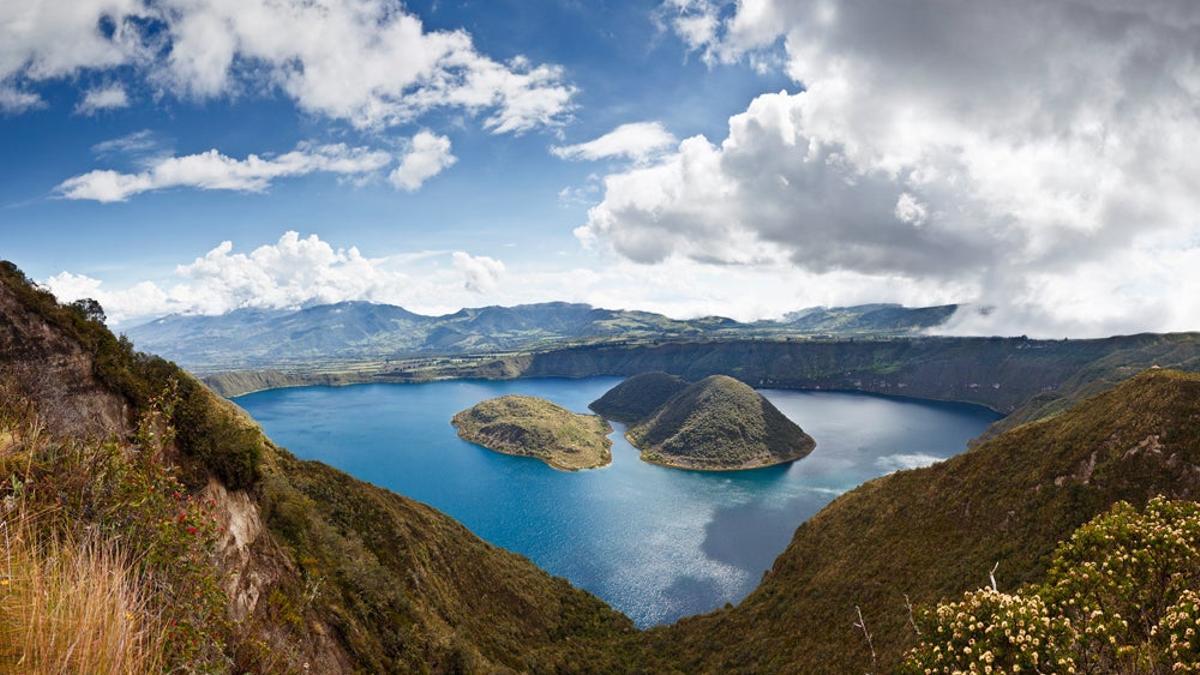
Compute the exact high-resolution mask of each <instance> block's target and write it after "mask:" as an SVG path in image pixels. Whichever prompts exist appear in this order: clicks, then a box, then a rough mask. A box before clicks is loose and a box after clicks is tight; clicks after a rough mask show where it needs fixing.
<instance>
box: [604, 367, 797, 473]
mask: <svg viewBox="0 0 1200 675" xmlns="http://www.w3.org/2000/svg"><path fill="white" fill-rule="evenodd" d="M664 399H665V400H664ZM651 406H653V408H651ZM592 409H593V410H596V411H597V412H600V413H601V414H606V412H605V411H609V413H612V412H615V413H617V414H618V415H619V416H620V417H621V418H623V419H621V421H626V422H629V423H632V426H631V427H630V428H629V431H628V432H627V433H626V434H625V435H626V438H628V439H629V442H630V443H632V444H633V445H634V446H635V447H637V448H638V449H639V450H641V451H642V459H643V460H645V461H647V462H652V463H655V464H662V465H664V466H671V467H676V468H681V469H697V470H705V471H735V470H740V469H757V468H761V467H765V466H771V465H774V464H782V463H784V462H791V461H794V460H797V459H801V458H803V457H805V456H807V455H808V453H810V452H812V450H813V448H814V447H815V446H816V442H815V441H814V440H813V439H812V437H811V436H809V435H808V434H806V433H804V430H802V429H801V428H800V427H799V426H797V425H796V423H795V422H792V421H791V420H789V419H788V418H787V417H786V416H785V415H784V414H783V413H781V412H779V409H778V408H776V407H775V406H774V405H772V404H771V402H770V401H768V400H767V399H766V398H764V397H763V396H762V394H759V393H758V392H757V391H754V389H752V388H751V387H750V386H749V385H747V384H745V383H744V382H741V381H739V380H736V379H734V378H732V377H727V376H725V375H713V376H710V377H706V378H704V379H703V380H700V381H699V382H696V383H693V384H686V383H684V382H682V381H681V380H679V379H678V378H673V377H672V376H669V375H665V374H663V373H647V374H645V375H640V376H637V377H633V378H630V379H629V380H626V381H625V382H624V383H622V384H621V385H618V387H617V388H616V389H614V390H613V391H612V392H610V394H608V395H606V396H605V397H603V398H601V399H600V400H598V401H596V402H594V403H593V404H592ZM606 416H607V414H606Z"/></svg>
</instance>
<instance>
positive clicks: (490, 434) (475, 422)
mask: <svg viewBox="0 0 1200 675" xmlns="http://www.w3.org/2000/svg"><path fill="white" fill-rule="evenodd" d="M451 424H453V425H454V428H455V429H457V430H458V435H459V437H460V438H462V439H463V440H465V441H469V442H471V443H475V444H476V445H481V446H483V447H485V448H487V449H489V450H494V451H496V452H501V453H504V454H506V455H517V456H520V457H534V458H536V459H540V460H542V461H543V462H545V463H547V464H549V465H550V466H552V467H554V468H555V469H561V470H563V471H578V470H580V469H594V468H597V467H601V466H605V465H607V464H609V463H610V462H612V441H611V440H609V438H608V434H610V433H612V426H610V425H609V423H608V422H606V421H605V420H604V419H603V418H601V417H599V416H597V415H581V414H578V413H573V412H571V411H570V410H567V409H566V408H563V407H561V406H557V405H555V404H553V403H551V402H549V401H547V400H545V399H541V398H537V397H534V396H518V395H508V396H500V397H498V398H493V399H488V400H486V401H482V402H480V403H478V404H476V405H474V406H471V407H470V408H467V409H466V410H463V411H462V412H460V413H458V414H457V415H455V416H454V419H453V420H451Z"/></svg>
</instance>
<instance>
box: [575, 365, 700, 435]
mask: <svg viewBox="0 0 1200 675" xmlns="http://www.w3.org/2000/svg"><path fill="white" fill-rule="evenodd" d="M687 386H688V383H687V380H684V379H683V378H682V377H677V376H675V375H670V374H668V373H664V372H662V371H655V372H652V373H639V374H637V375H633V376H630V377H627V378H625V379H624V380H622V381H621V383H620V384H618V385H617V386H615V387H613V388H612V389H609V390H608V391H606V392H604V395H603V396H601V397H600V398H598V399H596V400H595V401H592V402H591V404H590V405H588V407H589V408H591V409H592V410H594V411H596V412H597V413H599V414H600V415H601V416H603V417H604V418H605V419H610V420H616V421H617V422H621V423H622V424H637V423H638V422H641V421H642V420H644V419H646V418H647V417H649V416H650V415H652V414H654V411H655V410H658V409H659V408H660V407H662V404H664V403H666V402H667V401H668V400H669V399H670V398H671V397H672V396H674V395H675V394H678V393H679V392H681V391H683V390H684V389H686V388H687Z"/></svg>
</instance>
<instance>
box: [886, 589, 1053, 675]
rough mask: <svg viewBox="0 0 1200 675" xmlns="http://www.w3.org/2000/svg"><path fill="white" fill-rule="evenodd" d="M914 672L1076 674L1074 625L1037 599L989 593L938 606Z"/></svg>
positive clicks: (914, 660) (927, 624) (912, 663)
mask: <svg viewBox="0 0 1200 675" xmlns="http://www.w3.org/2000/svg"><path fill="white" fill-rule="evenodd" d="M923 623H924V624H925V630H924V632H923V633H922V637H923V640H922V642H921V644H920V646H918V647H917V648H916V649H914V650H913V651H912V653H911V654H910V656H909V662H910V667H911V668H912V669H913V670H915V671H916V672H926V673H943V672H944V673H955V672H965V673H993V672H1006V673H1008V672H1021V671H1026V672H1046V671H1047V670H1058V671H1062V672H1074V669H1075V663H1074V661H1073V660H1072V658H1071V655H1070V647H1071V643H1072V640H1073V633H1072V631H1071V626H1070V624H1069V622H1068V621H1067V620H1066V619H1063V618H1062V617H1054V616H1051V614H1050V611H1049V609H1048V608H1047V607H1046V603H1045V602H1043V601H1042V599H1041V598H1039V597H1038V596H1036V595H1032V596H1025V595H1009V594H1006V593H1000V592H998V591H994V590H992V589H990V588H984V589H980V590H978V591H972V592H969V593H966V594H964V595H963V599H962V600H961V601H959V602H951V603H943V604H941V605H938V607H937V609H936V610H934V611H933V612H932V615H931V616H926V617H925V621H924V622H923Z"/></svg>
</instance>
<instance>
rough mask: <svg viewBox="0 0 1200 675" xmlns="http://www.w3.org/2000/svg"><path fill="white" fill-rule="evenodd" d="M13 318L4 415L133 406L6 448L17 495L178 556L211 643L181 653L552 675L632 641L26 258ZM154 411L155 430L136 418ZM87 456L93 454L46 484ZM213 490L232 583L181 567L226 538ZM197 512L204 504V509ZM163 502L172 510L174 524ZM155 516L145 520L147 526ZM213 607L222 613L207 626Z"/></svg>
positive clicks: (585, 598)
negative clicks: (209, 380)
mask: <svg viewBox="0 0 1200 675" xmlns="http://www.w3.org/2000/svg"><path fill="white" fill-rule="evenodd" d="M0 318H2V319H3V321H0V381H3V382H10V381H11V382H13V383H15V384H14V391H15V394H14V396H13V397H12V402H11V404H8V405H5V406H0V412H4V413H5V414H7V411H10V410H17V409H29V410H32V411H34V412H35V413H36V414H37V415H40V419H41V420H45V421H46V422H47V423H49V422H50V421H51V420H71V419H73V418H71V416H70V415H69V414H68V413H70V412H71V411H72V410H75V409H78V408H79V407H80V406H81V405H83V404H84V403H88V404H89V405H92V404H96V405H99V404H98V403H97V401H98V400H99V399H104V401H105V402H106V403H105V406H106V407H105V409H106V410H107V409H111V410H115V411H118V412H120V411H124V413H121V414H118V415H116V416H112V417H111V418H110V419H107V424H108V425H109V426H107V427H104V428H99V427H95V426H94V425H93V426H92V427H89V428H91V429H92V430H93V431H94V432H96V433H95V434H92V433H91V432H88V433H87V434H85V436H86V437H78V438H76V432H77V430H73V429H72V428H70V427H69V426H67V425H66V424H65V423H63V424H57V425H55V426H54V427H53V428H51V429H50V430H49V431H50V432H51V433H47V438H49V437H51V436H53V437H55V438H58V437H62V439H61V442H62V443H66V444H67V445H61V444H59V441H57V440H56V441H55V444H54V445H51V446H47V448H48V450H47V451H46V452H44V453H42V452H35V453H32V454H31V453H29V452H26V451H21V452H20V453H16V452H15V451H13V450H12V447H13V446H12V444H11V443H8V444H0V445H3V448H0V449H4V450H5V452H3V453H0V460H2V462H3V467H2V468H3V471H4V475H3V479H4V481H3V486H2V487H0V496H7V497H12V496H13V495H14V494H15V492H14V491H15V490H17V489H18V488H19V489H25V488H24V487H20V486H25V485H27V484H28V483H26V482H24V480H23V478H22V476H23V475H24V474H23V473H21V472H22V471H24V470H25V469H24V467H26V466H30V465H32V466H33V467H34V470H35V471H38V472H39V473H37V474H36V476H35V480H34V481H32V485H33V486H34V488H33V489H34V490H35V491H37V492H38V494H39V495H42V496H44V497H45V498H46V499H49V500H51V501H50V502H49V503H51V504H55V505H56V506H55V508H56V509H58V511H55V513H59V512H61V513H62V514H63V518H62V520H63V522H64V523H67V524H71V525H73V526H75V527H79V528H91V529H92V530H98V531H102V532H113V533H115V534H119V536H114V538H113V539H112V542H113V545H114V546H116V547H117V550H116V553H117V554H119V555H121V556H124V557H123V558H122V559H125V560H132V559H138V560H143V559H144V560H152V559H156V558H155V557H154V556H150V555H148V554H147V555H143V553H142V552H143V551H144V550H146V549H144V548H140V547H150V548H151V549H153V550H155V551H160V552H161V556H160V557H161V560H162V564H163V567H164V569H165V570H166V571H165V572H164V573H163V576H156V577H155V578H154V579H155V581H154V584H156V588H157V589H158V591H159V592H160V593H162V594H165V595H163V596H162V597H164V598H169V602H163V603H161V604H162V606H165V607H168V608H169V611H170V612H179V613H182V617H181V618H177V619H176V622H175V623H176V625H177V626H182V627H184V628H186V627H187V626H191V628H188V629H186V630H184V628H180V629H179V630H180V631H181V635H182V636H183V637H187V636H189V635H190V636H191V637H192V638H194V639H189V640H187V641H186V642H183V643H180V644H182V645H184V647H186V648H192V647H191V646H189V645H195V648H197V649H202V650H207V651H204V652H201V653H196V654H191V655H186V656H185V658H184V660H185V661H187V662H188V664H189V667H191V666H192V665H193V664H194V665H195V667H196V668H197V669H199V670H211V671H215V672H227V671H236V672H303V671H305V670H308V671H310V672H312V671H317V672H355V671H367V672H435V673H442V672H447V673H449V672H512V671H518V672H520V671H550V672H552V671H554V670H559V671H562V670H564V669H565V668H567V665H566V664H571V663H579V662H585V663H593V662H594V663H602V662H604V660H605V659H606V658H607V656H606V654H607V651H604V650H601V649H600V647H599V645H602V644H608V643H610V642H611V641H612V640H613V639H614V638H616V637H617V636H620V635H623V634H626V633H631V632H632V631H633V625H632V622H630V621H629V620H628V619H627V618H626V617H624V616H621V615H620V614H619V613H617V612H615V611H613V610H612V609H611V608H609V607H607V606H606V605H605V604H604V603H603V602H601V601H600V600H598V599H596V598H595V597H593V596H591V595H589V594H587V593H585V592H583V591H580V590H578V589H576V588H574V587H572V586H571V585H570V584H569V583H567V582H566V581H565V580H563V579H559V578H555V577H551V576H550V575H548V574H546V573H545V572H543V571H542V570H539V569H538V568H537V567H536V566H534V565H533V564H532V563H531V562H529V561H528V560H527V559H525V558H523V557H521V556H519V555H516V554H513V553H510V552H508V551H504V550H502V549H498V548H496V547H494V546H491V545H489V544H487V543H485V542H483V541H481V540H480V539H479V538H478V537H476V536H474V535H473V534H471V533H470V532H469V531H468V530H467V529H466V528H465V527H463V526H462V525H460V524H459V523H457V522H455V521H454V520H452V519H450V518H449V517H447V516H445V515H443V514H441V513H438V512H437V511H435V510H433V509H431V508H429V507H427V506H424V505H422V504H418V503H416V502H413V501H411V500H408V499H405V498H404V497H401V496H399V495H396V494H394V493H390V492H387V491H385V490H381V489H379V488H376V487H374V486H371V485H368V484H366V483H363V482H361V481H357V480H355V479H353V478H351V477H349V476H347V475H345V474H343V473H341V472H339V471H336V470H334V469H332V468H329V467H327V466H324V465H322V464H320V463H317V462H302V461H299V460H297V459H296V458H294V457H293V456H292V455H290V454H289V453H288V452H286V451H284V450H282V449H280V448H278V447H276V446H274V445H273V444H271V443H270V442H269V441H268V440H267V439H266V438H265V437H264V436H263V435H262V433H261V431H260V430H259V429H258V427H257V426H256V425H255V424H254V423H253V422H252V421H251V420H250V419H249V418H248V417H246V416H245V415H244V414H243V413H241V412H240V411H239V409H238V408H237V407H236V406H234V405H233V404H231V403H229V402H228V401H225V400H222V399H220V398H218V397H216V396H215V395H214V394H212V392H210V391H209V390H208V389H206V388H205V387H204V386H203V385H201V384H199V383H198V382H196V381H195V380H194V379H192V378H191V376H190V375H188V374H187V373H185V372H183V371H182V370H180V369H178V368H177V367H175V366H174V365H173V364H171V363H170V362H167V361H164V360H162V359H158V358H156V357H152V356H146V355H142V354H137V353H135V352H133V350H132V349H131V346H130V345H129V344H128V342H127V341H124V340H121V339H118V338H116V337H114V336H112V334H111V333H109V332H108V331H107V329H106V328H105V327H104V326H103V325H102V324H100V323H98V322H97V321H95V320H94V319H93V318H90V317H88V316H86V315H85V313H84V312H82V311H79V310H78V309H76V308H71V307H65V306H61V305H59V304H57V303H56V302H55V301H54V298H53V296H51V295H50V294H49V293H46V292H44V291H41V290H39V289H37V288H35V287H34V286H32V285H31V284H30V283H29V281H28V280H27V279H26V278H25V277H24V275H22V274H21V273H20V272H19V271H18V270H16V268H15V267H12V266H11V265H10V264H5V265H4V266H2V267H0ZM80 348H82V351H80ZM93 371H94V372H93ZM93 377H95V378H96V380H97V382H98V383H99V384H96V385H95V386H93V383H91V382H90V380H89V378H93ZM85 385H86V386H85ZM83 397H87V398H83ZM125 413H128V415H129V416H130V417H129V418H127V416H126V414H125ZM151 414H152V415H153V418H154V424H153V425H151V426H138V425H136V424H134V423H133V421H132V420H133V419H137V418H145V417H146V416H147V415H151ZM38 428H41V427H38ZM141 429H145V430H146V431H147V432H151V431H152V432H153V434H154V438H155V439H158V440H156V443H157V445H156V446H155V447H161V452H145V451H143V450H142V447H143V445H142V439H143V438H144V437H145V438H148V436H145V434H143V433H142V432H141V431H139V430H141ZM79 433H83V432H79ZM11 436H12V434H8V435H4V434H0V438H6V439H7V438H10V437H11ZM75 447H78V448H79V449H80V450H79V451H78V452H75V451H72V452H65V451H62V450H59V449H58V448H75ZM72 457H76V458H82V459H78V460H71V461H70V462H68V464H67V467H68V468H67V469H63V470H61V471H59V470H54V471H51V472H48V473H47V472H46V471H47V468H46V467H55V466H58V465H57V464H54V463H53V462H58V461H66V459H70V458H72ZM100 458H103V459H100ZM52 460H53V462H52ZM131 466H132V467H141V468H137V469H136V470H133V469H131V468H130V467H131ZM171 481H175V482H174V484H173V485H174V487H170V486H171V485H172V483H171ZM235 491H236V494H235ZM209 495H211V496H212V497H216V498H217V500H218V502H219V503H218V506H217V510H218V513H216V514H214V515H218V516H219V517H221V518H222V519H223V521H222V522H226V521H228V523H229V525H230V528H229V530H226V531H221V532H216V533H215V535H217V536H218V539H219V544H220V546H219V548H220V549H221V550H220V551H218V552H217V553H218V554H219V555H218V556H217V559H216V560H213V559H208V562H206V563H205V564H204V565H203V566H202V567H203V569H206V570H209V571H210V572H211V573H212V574H213V575H214V577H213V578H210V579H209V581H205V580H204V579H192V578H190V577H186V576H181V575H186V574H188V573H189V572H188V570H190V569H192V566H191V563H189V562H188V561H189V560H193V559H194V560H200V559H201V557H202V555H203V554H205V551H209V549H206V548H204V547H201V548H198V549H192V548H187V549H179V548H176V547H174V544H173V543H172V542H174V541H176V538H177V537H183V538H184V539H183V541H185V542H188V543H189V546H192V545H195V542H196V541H202V542H206V541H208V539H207V537H209V536H210V535H209V534H207V533H206V532H208V531H207V530H206V529H205V527H207V525H206V523H207V522H208V521H207V516H205V515H204V511H203V509H204V508H208V506H207V505H208V502H207V501H206V500H207V499H209V498H211V497H209ZM41 498H42V497H39V499H41ZM60 500H66V502H65V503H66V505H67V506H70V507H71V508H70V509H67V508H65V507H61V506H58V503H59V501H60ZM192 504H196V505H197V506H196V508H199V509H201V511H199V512H197V515H196V516H193V515H192V511H191V510H190V509H191V508H192V507H191V506H190V505H192ZM160 505H165V506H164V507H163V508H167V507H169V509H168V512H169V517H164V518H159V517H157V516H156V515H155V514H157V513H158V511H157V510H156V509H158V508H159V506H160ZM143 511H147V512H148V515H147V516H146V517H145V518H142V517H140V516H137V514H139V513H142V512H143ZM181 514H182V516H183V517H182V518H180V515H181ZM196 518H199V520H195V519H196ZM55 522H57V518H56V520H55ZM234 525H236V531H234V527H233V526H234ZM160 526H161V527H160ZM130 527H135V528H137V529H136V531H130V530H129V529H128V528H130ZM189 528H194V529H195V532H194V533H193V532H192V531H191V530H190V529H189ZM105 541H107V540H105ZM189 551H191V552H189ZM210 552H211V551H210ZM157 555H158V554H156V556H157ZM210 582H212V583H216V584H217V587H218V588H219V589H220V591H221V592H220V593H219V594H217V596H213V598H212V599H213V601H214V602H219V603H221V604H220V605H219V606H220V607H221V608H227V609H221V610H220V611H217V610H216V609H214V607H215V606H213V605H209V604H207V600H205V601H203V602H199V601H198V598H197V597H196V595H195V594H196V593H197V592H200V593H201V595H203V596H204V597H206V598H207V597H209V595H208V592H207V591H206V590H205V589H210V588H212V583H210ZM155 602H156V603H157V602H158V601H157V600H156V601H155ZM206 608H207V609H206ZM210 610H211V611H210ZM205 612H207V613H208V614H207V616H210V617H211V618H210V619H204V620H201V619H199V618H196V619H195V620H192V619H189V618H188V617H199V616H201V615H202V614H204V613H205ZM165 616H167V617H168V618H172V617H173V615H171V614H167V615H165ZM184 619H187V620H186V621H185V620H184ZM227 622H228V623H227ZM197 631H201V632H197ZM175 649H176V648H175V647H172V650H175ZM172 653H182V654H187V653H186V652H180V651H173V652H172ZM200 654H206V655H207V656H201V655H200ZM205 663H208V664H209V665H208V666H205V665H204V664H205Z"/></svg>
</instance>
